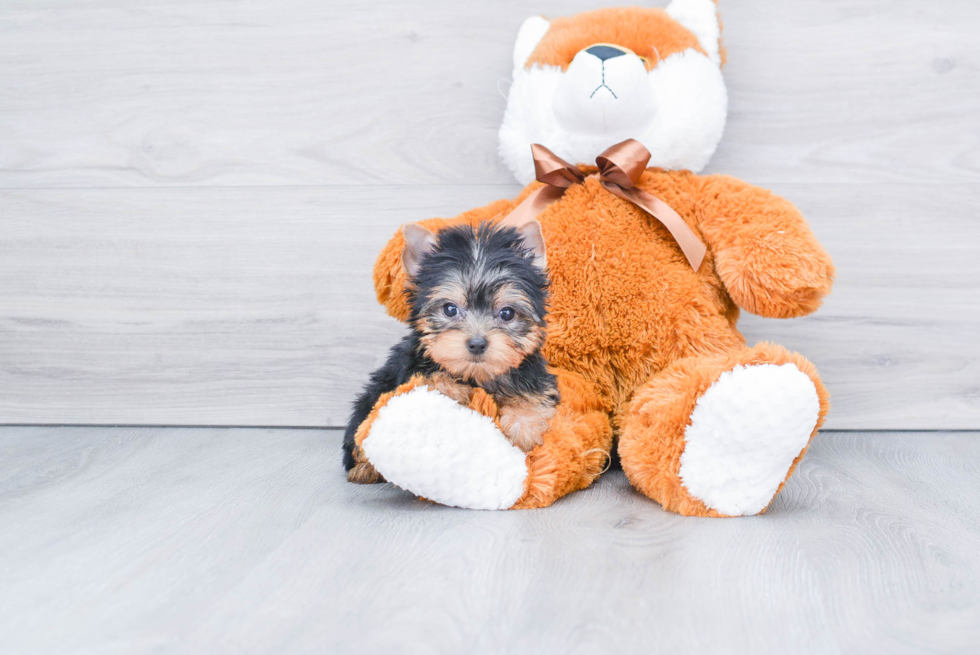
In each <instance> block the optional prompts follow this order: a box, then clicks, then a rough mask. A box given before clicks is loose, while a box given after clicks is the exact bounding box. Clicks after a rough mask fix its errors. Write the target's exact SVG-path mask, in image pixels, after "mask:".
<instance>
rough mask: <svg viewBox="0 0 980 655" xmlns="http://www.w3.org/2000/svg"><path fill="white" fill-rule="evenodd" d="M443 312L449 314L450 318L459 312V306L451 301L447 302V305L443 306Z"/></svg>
mask: <svg viewBox="0 0 980 655" xmlns="http://www.w3.org/2000/svg"><path fill="white" fill-rule="evenodd" d="M442 313H443V314H445V315H446V316H448V317H449V318H452V317H454V316H456V315H457V314H459V307H457V306H456V305H454V304H453V303H451V302H447V303H446V304H445V305H443V306H442Z"/></svg>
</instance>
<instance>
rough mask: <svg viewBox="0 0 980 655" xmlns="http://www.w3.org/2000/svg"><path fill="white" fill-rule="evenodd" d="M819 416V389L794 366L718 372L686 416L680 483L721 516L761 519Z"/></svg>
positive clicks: (769, 366)
mask: <svg viewBox="0 0 980 655" xmlns="http://www.w3.org/2000/svg"><path fill="white" fill-rule="evenodd" d="M819 412H820V401H819V399H818V397H817V390H816V387H815V386H814V384H813V382H812V381H811V380H810V378H808V377H807V376H806V375H804V374H803V373H802V372H801V371H800V369H798V368H796V366H794V365H793V364H781V365H776V364H761V365H758V366H736V367H735V368H734V369H733V370H731V371H727V372H725V373H722V375H721V377H720V378H719V379H718V381H717V382H715V383H714V384H713V385H711V387H709V388H708V390H707V391H705V392H704V395H702V396H701V398H699V399H698V402H697V405H696V406H695V407H694V413H693V414H691V425H690V426H688V428H687V430H686V431H685V433H684V439H685V442H686V443H685V446H684V453H683V454H682V455H681V467H680V471H679V472H678V476H679V477H680V479H681V483H682V484H683V485H684V487H685V488H687V491H688V492H689V493H690V494H691V495H692V496H694V497H695V498H697V499H698V500H700V501H701V502H703V503H704V504H705V505H706V506H708V507H710V508H712V509H714V510H716V511H718V512H719V513H721V514H727V515H729V516H742V515H746V514H758V513H759V512H761V511H762V510H764V509H765V508H766V506H768V505H769V502H770V501H771V500H772V499H773V497H774V496H775V495H776V490H777V489H779V485H781V484H782V483H783V481H784V480H785V479H786V477H787V475H788V473H789V470H790V467H791V466H792V465H793V461H794V460H795V459H796V457H797V456H798V455H799V454H800V453H801V452H802V451H803V449H804V448H805V447H806V445H807V444H808V443H809V442H810V435H811V433H812V432H813V428H814V427H815V426H816V424H817V416H818V414H819Z"/></svg>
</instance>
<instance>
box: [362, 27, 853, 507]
mask: <svg viewBox="0 0 980 655" xmlns="http://www.w3.org/2000/svg"><path fill="white" fill-rule="evenodd" d="M651 34H652V35H653V38H651ZM596 42H602V43H615V44H616V45H620V46H624V47H627V48H630V49H631V50H633V51H634V52H636V54H638V55H641V56H644V57H661V58H662V57H666V56H667V55H668V54H670V53H672V52H675V51H678V50H683V49H686V48H693V49H695V50H698V51H700V52H703V50H701V47H700V46H699V45H698V42H697V40H696V39H695V37H694V36H693V35H692V34H691V33H690V32H688V31H687V30H686V29H685V28H684V27H682V26H681V25H680V24H678V23H676V22H674V21H673V20H672V19H671V18H670V17H669V16H667V15H666V14H665V13H664V12H663V10H648V9H639V8H631V9H621V10H601V11H598V12H589V13H585V14H579V15H577V16H574V17H572V18H567V19H556V20H555V21H553V23H552V27H551V29H550V31H549V32H548V34H547V35H546V36H545V37H544V38H543V39H542V41H541V42H540V43H539V44H538V45H537V47H536V49H535V50H534V51H533V53H532V55H531V57H530V59H529V60H528V62H529V64H531V63H545V64H554V65H558V66H567V64H568V62H569V61H571V59H572V57H574V55H575V53H576V52H578V51H579V50H580V49H582V48H583V47H586V46H588V45H590V44H592V43H596ZM651 43H654V44H655V46H654V47H653V48H652V49H651V46H650V44H651ZM610 145H611V144H610ZM581 168H582V170H583V171H584V172H585V173H587V174H590V173H593V172H595V168H594V167H588V166H582V167H581ZM540 186H541V184H540V183H538V182H534V183H532V184H530V185H529V186H528V187H526V188H525V189H524V191H523V192H522V193H521V194H520V195H519V196H518V197H517V198H515V199H513V200H498V201H496V202H493V203H490V204H489V205H487V206H486V207H482V208H479V209H474V210H471V211H468V212H465V213H463V214H461V215H459V216H457V217H456V218H454V219H431V220H428V221H423V222H422V223H421V224H422V225H423V226H424V227H426V228H428V229H430V230H437V229H439V228H442V227H444V226H446V225H449V224H455V223H467V224H470V225H477V224H478V223H480V222H481V221H499V220H501V219H503V218H504V217H506V216H507V214H508V213H509V212H510V211H511V210H512V209H513V208H514V207H516V206H517V204H518V203H519V202H520V201H521V200H523V199H524V198H525V197H527V196H528V195H529V194H530V193H531V192H532V191H534V190H535V189H537V188H539V187H540ZM638 186H639V187H640V188H642V189H644V190H646V191H648V192H649V193H652V194H653V195H655V196H657V197H658V198H660V199H661V200H663V201H664V202H666V203H667V204H669V205H670V206H671V207H672V208H673V209H674V210H675V211H676V212H677V213H678V214H680V215H681V217H683V219H684V220H685V221H686V222H687V224H688V225H689V226H690V227H691V228H692V229H693V230H694V231H695V232H696V233H697V234H698V235H699V236H700V237H701V239H702V241H704V243H705V244H706V245H707V247H708V252H707V255H706V257H705V260H704V262H703V263H702V264H701V267H700V269H699V270H698V271H694V270H692V268H691V266H690V265H689V264H688V261H687V260H686V259H685V257H684V255H683V253H682V252H681V250H680V248H679V247H678V246H677V244H676V242H675V241H674V239H673V238H672V237H671V235H670V233H668V231H667V230H666V229H665V228H664V227H663V226H662V225H661V224H660V223H659V222H658V221H657V220H655V219H654V218H652V217H651V216H649V215H648V214H646V213H645V212H643V211H642V210H640V209H638V208H637V207H636V206H634V205H632V204H630V203H629V202H626V201H624V200H621V199H619V198H617V197H615V196H613V195H612V194H611V193H609V192H608V191H606V190H604V189H603V188H602V187H601V186H600V184H599V182H598V181H597V180H596V179H595V178H589V179H587V180H586V181H585V182H584V183H583V184H577V185H575V186H573V187H572V188H570V189H568V190H567V191H566V192H565V194H564V196H563V197H562V198H561V199H560V200H558V201H557V202H554V203H553V204H551V205H550V206H549V207H548V208H547V209H545V210H544V211H543V212H542V213H541V214H540V215H539V216H538V220H539V221H540V223H541V227H542V231H543V234H544V237H545V242H546V244H547V251H548V267H549V270H550V275H551V281H552V285H551V302H550V313H549V316H548V334H547V340H546V343H545V346H544V351H543V352H544V355H545V356H546V358H547V360H548V361H549V363H550V365H551V367H552V370H553V372H554V373H555V374H556V375H557V376H558V383H559V389H560V392H561V402H560V404H559V405H558V408H557V413H556V415H555V417H554V418H553V419H552V420H551V422H550V425H549V429H548V431H547V432H546V433H545V434H544V442H543V444H542V445H540V446H538V447H537V448H535V449H534V450H532V451H531V452H530V453H528V455H527V460H526V462H527V466H528V470H529V475H528V477H527V480H526V483H525V492H524V495H523V497H522V498H521V499H520V500H519V501H518V502H517V504H516V505H515V507H517V508H529V507H543V506H546V505H549V504H551V503H552V502H554V501H555V500H556V499H557V498H560V497H561V496H563V495H565V494H567V493H569V492H572V491H575V490H577V489H582V488H584V487H586V486H588V485H589V484H590V483H591V482H592V481H593V480H594V479H595V478H596V477H597V476H598V475H599V474H600V473H601V471H602V470H603V467H604V466H605V464H606V462H607V460H608V457H609V455H610V453H611V451H612V449H613V448H614V447H617V448H618V453H619V455H620V458H621V461H622V465H623V469H624V471H625V472H626V474H627V476H628V477H629V479H630V481H631V482H632V484H633V485H634V486H635V487H636V488H638V489H639V490H640V491H642V492H643V493H644V494H646V495H647V496H649V497H651V498H653V499H654V500H656V501H658V502H659V503H661V504H662V505H663V506H664V507H665V508H667V509H670V510H672V511H675V512H679V513H681V514H691V515H700V516H718V515H719V514H718V512H717V511H715V510H713V509H710V508H708V507H706V506H705V504H704V503H703V502H701V501H700V500H698V499H697V498H694V497H693V496H692V495H691V494H689V493H688V492H687V490H686V489H685V487H684V485H683V484H682V481H681V480H680V478H679V473H678V472H679V468H680V456H681V454H682V453H683V451H684V446H685V441H684V438H685V437H684V435H685V430H686V428H687V427H688V425H689V424H690V418H691V413H692V411H693V409H694V407H695V404H696V403H697V401H698V399H699V398H700V397H701V395H702V394H703V393H704V392H705V390H707V389H708V387H710V386H711V385H712V384H713V383H714V382H716V381H718V379H719V378H720V376H721V375H722V374H723V373H725V372H726V371H731V370H732V369H733V368H735V367H736V366H739V365H753V364H777V365H779V364H785V363H792V364H795V365H796V366H797V368H799V370H800V371H802V372H803V373H804V374H806V375H807V376H809V377H810V379H811V380H812V381H813V383H814V385H815V387H816V391H817V396H818V398H819V404H820V411H819V419H818V421H817V424H816V427H815V428H814V430H813V433H814V434H815V433H816V431H817V429H819V427H820V426H821V425H822V423H823V420H824V417H825V416H826V413H827V409H828V394H827V392H826V389H825V388H824V386H823V384H822V383H821V381H820V379H819V377H818V375H817V372H816V370H815V368H814V367H813V365H812V364H811V363H810V362H808V361H807V360H806V359H804V358H803V357H802V356H801V355H798V354H795V353H790V352H788V351H787V350H785V349H783V348H781V347H779V346H776V345H773V344H767V343H763V344H759V345H757V346H755V347H751V348H750V347H747V346H746V343H745V339H744V338H743V337H742V335H741V333H740V332H739V331H738V329H737V328H736V322H737V320H738V317H739V308H740V307H741V308H744V309H746V310H748V311H751V312H753V313H755V314H759V315H761V316H766V317H775V318H789V317H796V316H803V315H805V314H808V313H810V312H812V311H814V310H815V309H817V307H819V305H820V303H821V299H822V298H823V297H824V296H825V295H826V294H827V293H828V292H829V291H830V287H831V283H832V279H833V275H834V268H833V265H832V263H831V259H830V257H829V256H828V255H827V253H826V252H825V251H824V250H823V248H822V247H821V246H820V244H819V243H818V242H817V241H816V239H815V238H814V236H813V234H812V233H811V232H810V230H809V228H808V226H807V224H806V222H805V221H804V219H803V217H802V216H801V215H800V213H799V212H798V211H797V209H796V208H795V207H794V206H793V205H792V204H790V203H789V202H787V201H785V200H783V199H782V198H780V197H778V196H775V195H773V194H772V193H770V192H768V191H766V190H763V189H760V188H758V187H754V186H751V185H749V184H747V183H745V182H742V181H740V180H738V179H735V178H732V177H728V176H725V175H706V176H701V175H695V174H693V173H691V172H687V171H666V170H661V169H653V168H651V169H648V170H647V171H646V172H645V173H644V174H643V176H642V178H641V180H640V182H639V184H638ZM403 247H404V241H403V238H402V235H401V232H398V233H396V234H395V236H394V237H393V238H392V239H391V241H390V242H389V243H388V245H387V246H386V247H385V249H384V250H383V251H382V253H381V254H380V256H379V257H378V260H377V263H376V264H375V269H374V282H375V288H376V291H377V295H378V299H379V301H380V302H381V303H382V304H384V306H385V307H386V309H387V311H388V312H389V313H390V314H391V315H392V316H394V317H396V318H398V319H400V320H405V319H406V318H407V317H408V313H409V310H408V306H407V305H406V303H405V294H404V288H405V282H406V279H405V272H404V270H403V268H402V261H401V256H402V250H403ZM402 391H404V390H401V389H400V390H398V391H396V392H395V393H401V392H402ZM388 397H390V395H389V396H386V397H382V399H381V400H379V401H378V403H377V405H376V406H375V413H376V412H377V410H378V409H379V408H380V407H381V406H383V405H384V404H385V402H387V398H388ZM482 401H483V402H482V403H481V407H479V408H477V410H478V411H481V412H482V413H484V414H487V415H489V416H491V417H496V408H494V407H492V399H491V400H489V401H487V399H485V398H484V399H482ZM473 406H474V405H473V404H471V407H473ZM370 421H371V419H370V418H369V419H368V421H367V422H366V425H365V426H362V428H361V430H360V431H359V440H358V443H360V440H362V439H363V438H364V435H366V434H367V431H368V428H369V426H370ZM811 437H812V434H811ZM614 442H615V443H614ZM800 457H802V453H801V454H800V456H799V457H797V459H796V461H795V462H794V463H793V468H795V466H796V463H797V462H798V461H799V459H800ZM791 472H792V468H791V469H790V473H791ZM787 477H788V474H787ZM780 488H781V487H780Z"/></svg>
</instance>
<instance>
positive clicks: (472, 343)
mask: <svg viewBox="0 0 980 655" xmlns="http://www.w3.org/2000/svg"><path fill="white" fill-rule="evenodd" d="M466 349H467V350H469V351H470V353H472V354H474V355H482V354H483V353H484V351H486V349H487V340H486V339H484V338H483V337H471V338H470V339H469V340H468V341H467V342H466Z"/></svg>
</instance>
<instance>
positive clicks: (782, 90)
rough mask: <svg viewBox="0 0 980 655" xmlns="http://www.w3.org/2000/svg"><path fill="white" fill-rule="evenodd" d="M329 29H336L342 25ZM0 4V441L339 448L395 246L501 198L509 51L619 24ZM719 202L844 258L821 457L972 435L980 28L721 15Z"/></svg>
mask: <svg viewBox="0 0 980 655" xmlns="http://www.w3.org/2000/svg"><path fill="white" fill-rule="evenodd" d="M331 4H332V3H331ZM331 4H326V3H322V2H317V1H314V0H286V1H284V2H278V3H271V2H261V1H254V2H242V3H234V4H232V3H224V2H195V1H187V2H183V1H180V0H159V1H148V2H139V3H133V2H124V1H123V0H92V1H90V2H84V3H78V2H68V1H67V0H52V1H50V2H45V3H43V4H40V3H32V2H26V1H24V2H20V1H16V0H10V1H8V2H5V3H4V6H3V8H2V9H3V10H2V11H0V424H18V423H26V424H73V423H79V424H160V425H268V426H339V425H341V424H342V423H343V422H344V420H345V416H346V412H347V404H348V403H349V401H350V399H351V397H352V395H353V393H354V392H355V391H356V389H357V388H358V387H359V386H360V384H361V383H362V382H363V380H364V379H365V378H366V375H367V373H368V372H369V370H370V369H372V368H373V367H375V366H377V365H378V364H379V363H380V361H381V360H382V358H383V356H384V354H385V352H386V350H387V348H388V347H389V345H390V344H391V343H393V342H394V341H395V340H396V339H397V337H398V335H399V334H400V331H401V328H400V327H399V325H398V324H397V323H396V322H395V321H393V320H392V319H389V318H387V317H386V316H385V315H384V313H383V311H382V310H381V308H380V307H379V306H377V304H376V303H375V300H374V295H373V289H372V286H371V282H370V272H371V265H372V263H373V260H374V256H375V254H376V253H377V251H378V250H379V248H380V247H381V246H382V245H383V244H384V243H385V241H386V240H387V239H388V237H389V236H390V235H391V234H392V232H393V231H394V230H395V229H396V228H397V226H398V225H399V224H401V223H403V222H406V221H414V220H419V219H423V218H427V217H430V216H447V215H453V214H456V213H458V212H460V211H463V210H465V209H468V208H471V207H474V206H477V205H480V204H483V203H486V202H488V201H490V200H493V199H495V198H498V197H502V196H508V195H513V194H515V193H516V192H517V191H518V190H519V187H518V185H516V184H515V183H514V182H513V180H512V178H511V176H510V174H509V172H508V171H507V170H506V169H505V168H504V167H503V166H502V165H501V164H500V163H499V161H498V160H497V157H496V130H497V127H498V124H499V120H500V117H501V114H502V112H503V106H504V93H505V90H506V86H507V84H508V80H509V72H510V71H509V68H510V49H511V45H512V40H513V37H514V36H515V35H516V31H517V28H518V26H519V25H520V23H521V21H522V20H523V19H524V18H525V17H526V16H527V15H530V14H531V13H543V14H545V15H550V16H558V15H565V14H569V13H573V12H576V11H580V10H585V9H591V8H595V7H599V6H605V5H614V4H619V3H614V2H602V1H599V0H562V1H561V2H559V1H558V0H540V1H536V2H518V1H516V0H505V1H503V2H495V3H493V4H492V5H488V4H487V3H485V2H459V1H449V0H445V1H441V2H436V1H429V2H426V3H424V4H415V3H407V2H394V1H389V2H371V3H360V2H350V3H347V6H346V7H337V6H331ZM721 12H722V17H723V19H724V22H725V32H724V37H725V42H726V45H727V47H728V50H729V63H728V65H727V67H726V69H725V73H726V76H727V80H728V85H729V92H730V95H731V112H730V116H729V124H728V128H727V133H726V136H725V138H724V139H723V141H722V143H721V146H720V148H719V151H718V153H717V154H716V156H715V158H714V161H713V162H712V164H711V165H710V166H709V169H708V172H724V173H729V174H732V175H736V176H739V177H742V178H744V179H746V180H748V181H750V182H753V183H755V184H758V185H761V186H764V187H768V188H771V189H773V190H774V191H775V192H777V193H780V194H782V195H784V196H786V197H788V198H790V199H791V200H792V201H794V202H795V203H796V204H797V205H798V206H799V207H800V208H801V209H802V210H803V212H804V213H805V215H806V216H807V217H808V219H809V220H810V222H811V225H812V226H813V229H814V231H815V232H816V234H817V235H818V237H819V238H820V239H821V240H822V241H823V243H824V244H825V246H826V247H827V249H828V250H829V251H830V252H831V254H832V255H833V256H834V258H835V262H836V264H837V266H838V271H839V277H838V282H837V285H836V288H835V291H834V294H833V295H832V296H831V297H830V298H829V300H828V301H827V303H826V305H825V307H824V308H823V309H822V310H821V311H820V312H818V313H817V314H815V315H814V316H811V317H808V318H804V319H799V320H791V321H774V320H764V319H760V318H756V317H752V316H749V315H746V316H745V318H744V319H743V322H742V327H743V329H744V331H745V332H746V335H747V337H748V338H749V340H750V341H756V340H762V339H768V340H774V341H778V342H781V343H783V344H785V345H787V346H788V347H790V348H793V349H796V350H799V351H801V352H803V353H804V354H806V355H807V356H808V357H810V358H811V359H812V360H813V361H814V362H815V363H816V364H817V365H818V366H819V367H820V370H821V373H822V375H823V376H824V379H825V381H826V382H827V385H828V387H829V388H830V390H831V392H832V394H833V409H832V412H831V414H830V418H829V421H828V424H827V427H828V428H833V429H862V430H884V429H892V430H894V429H898V430H902V429H977V428H980V343H978V342H980V339H978V335H980V216H978V214H980V209H978V207H980V40H978V39H977V37H976V33H977V28H978V27H980V4H977V3H975V2H970V1H969V0H945V1H943V2H922V1H921V0H920V1H917V2H912V1H903V0H897V1H890V2H882V1H881V0H853V1H847V2H843V1H832V2H828V1H818V0H795V1H794V2H791V3H773V2H762V1H761V0H752V1H749V0H739V1H735V0H732V1H730V2H728V1H725V0H722V2H721Z"/></svg>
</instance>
